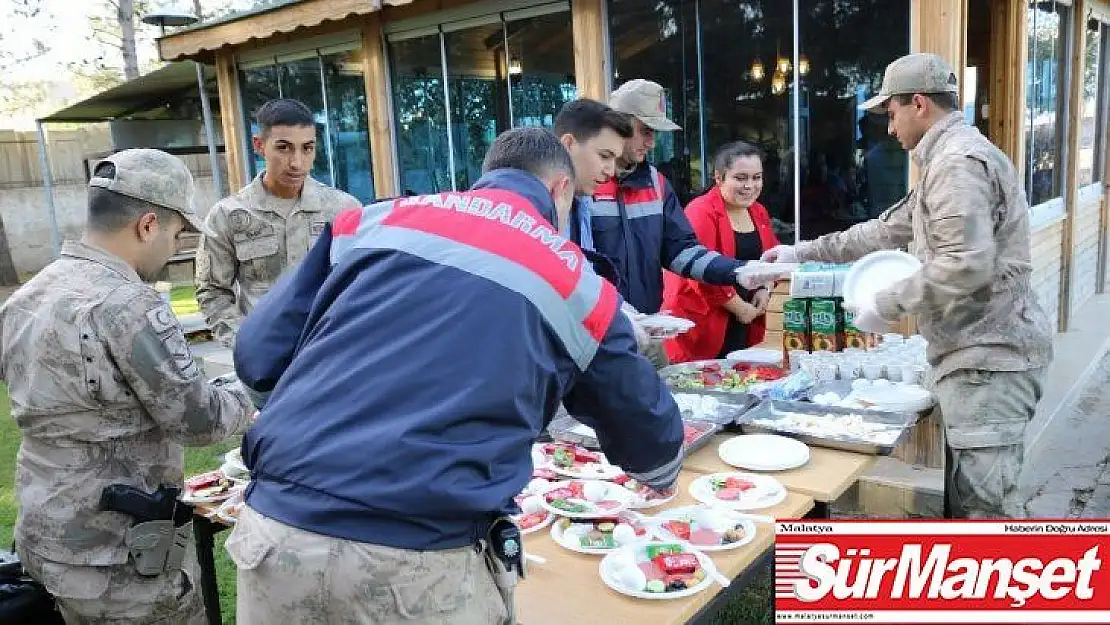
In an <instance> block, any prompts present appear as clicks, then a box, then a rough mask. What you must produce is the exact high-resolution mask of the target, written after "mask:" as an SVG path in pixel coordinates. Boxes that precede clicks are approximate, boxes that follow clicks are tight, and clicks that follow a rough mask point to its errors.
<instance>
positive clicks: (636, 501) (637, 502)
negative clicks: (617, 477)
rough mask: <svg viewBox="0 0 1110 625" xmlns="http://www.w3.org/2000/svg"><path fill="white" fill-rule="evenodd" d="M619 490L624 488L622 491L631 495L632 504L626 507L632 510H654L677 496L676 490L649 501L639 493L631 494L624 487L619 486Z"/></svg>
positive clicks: (631, 492) (629, 490)
mask: <svg viewBox="0 0 1110 625" xmlns="http://www.w3.org/2000/svg"><path fill="white" fill-rule="evenodd" d="M621 488H624V490H626V491H628V492H629V493H630V494H631V495H632V502H631V503H630V504H628V507H629V508H630V509H632V510H645V509H647V508H655V507H657V506H661V505H663V504H665V503H670V502H671V501H674V498H675V497H677V496H678V490H677V489H676V490H675V491H674V492H672V493H671V494H670V495H669V496H667V497H662V498H660V499H650V500H649V499H644V498H643V497H642V496H641V495H640V494H639V493H636V492H633V491H632V490H631V489H629V488H625V487H624V486H621Z"/></svg>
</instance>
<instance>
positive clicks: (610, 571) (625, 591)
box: [598, 542, 715, 600]
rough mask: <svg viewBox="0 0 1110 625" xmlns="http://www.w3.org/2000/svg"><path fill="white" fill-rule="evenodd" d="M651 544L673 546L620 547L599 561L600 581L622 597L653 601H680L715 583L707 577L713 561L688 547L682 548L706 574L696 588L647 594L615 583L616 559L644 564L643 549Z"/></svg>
mask: <svg viewBox="0 0 1110 625" xmlns="http://www.w3.org/2000/svg"><path fill="white" fill-rule="evenodd" d="M653 544H660V545H665V544H674V543H655V542H645V543H638V544H635V545H629V546H627V547H622V548H620V549H617V550H615V551H611V552H609V554H608V555H606V556H605V557H604V558H602V559H601V564H600V565H598V572H599V573H600V574H601V581H603V582H605V585H606V586H608V587H609V588H612V589H613V590H615V591H617V592H619V593H621V594H622V595H628V596H629V597H635V598H637V599H655V600H659V599H682V598H683V597H690V596H693V595H696V594H698V593H699V592H701V591H703V590H705V589H706V588H708V587H709V586H710V585H712V584H714V583H715V582H714V581H713V578H712V577H711V576H710V575H709V571H711V570H713V569H712V568H711V567H713V566H714V565H713V561H712V560H710V559H709V556H707V555H706V554H704V553H702V552H701V551H698V550H696V549H692V548H691V547H690V546H688V545H684V546H683V548H684V549H685V550H686V551H687V552H689V553H692V554H694V555H695V556H697V558H698V562H699V563H701V568H702V569H704V570H705V572H706V575H705V579H703V580H701V581H700V582H698V584H697V585H696V586H694V587H693V588H687V589H685V590H676V591H673V592H647V591H645V590H633V589H631V588H626V587H625V586H624V585H622V584H621V583H620V582H619V581H617V578H616V571H615V570H614V568H615V566H614V564H615V563H616V562H617V561H618V559H619V558H622V557H623V558H628V557H631V558H632V559H633V560H635V561H636V562H640V561H645V562H646V561H647V552H646V551H645V548H646V547H647V546H648V545H653Z"/></svg>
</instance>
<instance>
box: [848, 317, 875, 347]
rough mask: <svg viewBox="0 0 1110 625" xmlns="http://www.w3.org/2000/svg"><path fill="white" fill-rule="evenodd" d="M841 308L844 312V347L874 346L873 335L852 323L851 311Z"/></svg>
mask: <svg viewBox="0 0 1110 625" xmlns="http://www.w3.org/2000/svg"><path fill="white" fill-rule="evenodd" d="M841 310H842V312H843V314H844V342H843V345H844V347H845V348H848V347H855V348H857V349H871V348H872V347H875V342H876V340H875V335H874V334H872V333H870V332H864V331H863V330H860V329H859V328H857V327H856V326H855V325H853V324H852V320H853V319H854V318H855V315H854V314H852V311H850V310H845V309H843V308H842V309H841Z"/></svg>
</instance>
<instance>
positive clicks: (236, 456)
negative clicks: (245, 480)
mask: <svg viewBox="0 0 1110 625" xmlns="http://www.w3.org/2000/svg"><path fill="white" fill-rule="evenodd" d="M224 464H227V465H229V466H231V467H233V468H235V469H236V470H238V471H242V472H243V473H250V471H249V470H248V469H247V465H246V464H244V463H243V454H242V451H241V450H240V449H239V448H238V447H236V448H235V449H232V450H231V451H229V452H227V453H226V454H224Z"/></svg>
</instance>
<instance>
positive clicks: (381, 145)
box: [362, 13, 397, 198]
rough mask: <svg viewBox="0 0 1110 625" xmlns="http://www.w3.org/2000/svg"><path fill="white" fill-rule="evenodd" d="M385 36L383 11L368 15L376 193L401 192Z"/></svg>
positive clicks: (367, 75)
mask: <svg viewBox="0 0 1110 625" xmlns="http://www.w3.org/2000/svg"><path fill="white" fill-rule="evenodd" d="M384 46H385V42H384V41H383V39H382V18H381V13H373V14H371V15H369V16H367V18H366V21H365V22H364V23H363V26H362V64H363V69H362V75H363V79H364V81H365V89H366V118H367V125H368V126H369V127H370V128H369V130H370V159H371V166H370V169H371V172H372V175H373V181H374V194H375V196H377V197H379V198H382V197H392V196H394V195H397V177H396V175H395V169H394V166H393V120H392V116H391V115H390V110H391V107H390V105H389V100H390V98H391V97H392V94H391V93H390V89H389V65H388V63H387V62H386V57H385V48H384Z"/></svg>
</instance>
